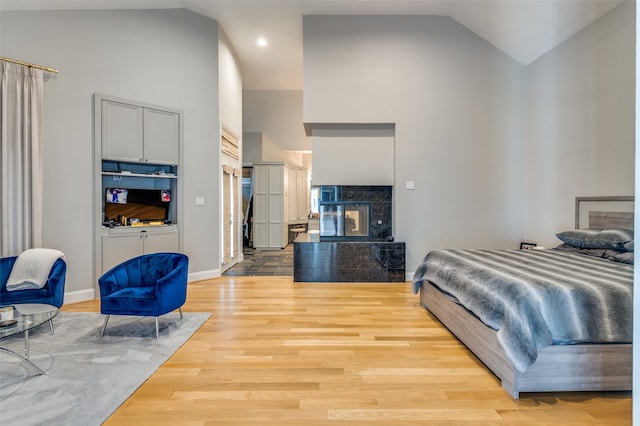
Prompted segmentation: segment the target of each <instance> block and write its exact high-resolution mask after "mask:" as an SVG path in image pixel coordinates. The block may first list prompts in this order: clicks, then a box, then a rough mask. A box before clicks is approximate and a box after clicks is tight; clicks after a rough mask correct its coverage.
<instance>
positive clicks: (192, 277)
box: [187, 269, 222, 282]
mask: <svg viewBox="0 0 640 426" xmlns="http://www.w3.org/2000/svg"><path fill="white" fill-rule="evenodd" d="M221 276H222V272H221V271H220V269H211V270H209V271H200V272H192V273H190V274H189V278H187V280H188V281H189V282H193V281H202V280H210V279H213V278H220V277H221Z"/></svg>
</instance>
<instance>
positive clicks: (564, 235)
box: [556, 228, 633, 250]
mask: <svg viewBox="0 0 640 426" xmlns="http://www.w3.org/2000/svg"><path fill="white" fill-rule="evenodd" d="M556 237H558V238H559V239H560V240H561V241H562V242H564V243H567V244H569V245H572V246H574V247H580V248H591V249H614V250H625V248H624V245H625V244H627V243H629V242H631V241H633V229H624V228H620V229H602V230H597V229H573V230H571V231H565V232H560V233H559V234H556Z"/></svg>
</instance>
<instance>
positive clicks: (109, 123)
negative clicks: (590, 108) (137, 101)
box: [102, 100, 144, 162]
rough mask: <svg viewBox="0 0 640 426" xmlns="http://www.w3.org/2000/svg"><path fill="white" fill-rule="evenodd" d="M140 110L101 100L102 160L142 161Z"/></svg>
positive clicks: (133, 106) (141, 119)
mask: <svg viewBox="0 0 640 426" xmlns="http://www.w3.org/2000/svg"><path fill="white" fill-rule="evenodd" d="M142 132H143V114H142V108H141V107H138V106H135V105H129V104H125V103H121V102H114V101H108V100H102V158H103V159H109V160H118V161H132V162H139V161H142V159H143V157H144V155H143V152H142V140H143V136H142Z"/></svg>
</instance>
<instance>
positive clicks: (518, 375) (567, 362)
mask: <svg viewBox="0 0 640 426" xmlns="http://www.w3.org/2000/svg"><path fill="white" fill-rule="evenodd" d="M420 303H421V305H422V306H423V307H425V308H426V309H428V310H429V311H430V312H431V313H432V314H433V315H435V316H436V318H438V320H440V322H442V324H444V326H445V327H447V328H448V329H449V331H451V332H452V333H453V334H454V336H456V337H457V338H458V340H460V341H461V342H462V343H463V344H464V345H465V346H466V347H467V348H468V349H469V350H471V352H473V354H474V355H475V356H476V357H477V358H478V359H479V360H480V361H482V362H483V363H484V364H485V365H486V366H487V367H488V368H489V370H491V371H492V372H493V373H494V374H495V375H496V376H498V378H499V379H500V380H501V382H502V387H503V388H504V389H505V390H506V391H507V392H508V393H509V395H511V396H512V397H513V398H514V399H518V398H519V396H520V392H560V391H611V390H631V382H632V350H631V349H632V345H631V344H579V345H553V346H548V347H546V348H544V349H542V350H541V351H539V353H538V358H537V360H536V362H535V363H534V364H533V365H531V367H529V369H528V370H527V371H525V372H524V373H522V372H520V371H518V370H517V369H516V368H515V367H514V366H513V363H512V362H511V361H509V359H508V358H507V357H506V355H505V352H504V350H503V349H502V346H501V345H500V343H499V342H498V337H497V333H496V331H495V330H493V329H492V328H490V327H487V326H486V325H485V324H484V323H482V322H481V321H480V320H479V319H478V318H477V317H476V316H475V315H473V314H471V313H470V312H469V311H467V310H466V309H465V308H463V307H462V306H461V305H459V304H457V303H455V302H454V301H453V300H452V299H451V298H450V297H448V296H447V295H446V294H444V293H442V292H441V291H440V290H439V289H438V288H436V287H435V286H434V285H433V284H431V283H429V282H423V283H422V286H421V288H420Z"/></svg>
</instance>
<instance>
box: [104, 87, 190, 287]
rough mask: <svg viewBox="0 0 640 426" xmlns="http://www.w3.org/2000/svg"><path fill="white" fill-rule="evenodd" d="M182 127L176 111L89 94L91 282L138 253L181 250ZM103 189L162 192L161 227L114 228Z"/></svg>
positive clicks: (146, 225)
mask: <svg viewBox="0 0 640 426" xmlns="http://www.w3.org/2000/svg"><path fill="white" fill-rule="evenodd" d="M182 123H183V119H182V112H181V111H179V110H176V109H171V108H165V107H160V106H156V105H149V104H144V103H140V102H137V101H131V100H126V99H120V98H115V97H112V96H107V95H102V94H95V95H94V143H95V151H94V152H95V170H96V177H95V212H96V214H95V216H96V217H95V221H96V222H95V223H96V232H95V248H96V256H95V262H96V265H95V271H96V277H99V276H100V275H102V274H103V273H104V272H106V271H107V270H109V269H110V268H111V267H113V266H115V265H117V264H119V263H121V262H123V261H124V260H127V259H130V258H132V257H135V256H138V255H141V254H146V253H154V252H165V251H166V252H177V251H180V245H181V244H180V219H181V218H180V217H179V215H178V213H179V211H180V210H181V209H180V208H179V202H180V193H179V192H180V191H179V190H180V187H181V185H180V182H179V181H180V151H181V140H182V134H183V131H182V128H181V126H182ZM107 188H126V189H128V190H129V191H128V192H129V197H131V194H132V192H133V191H140V190H141V191H144V192H151V193H155V192H158V193H160V192H161V191H166V192H167V193H169V194H170V202H168V203H167V207H166V209H165V211H166V212H167V213H166V214H167V217H166V220H165V222H163V223H162V224H158V222H155V221H153V222H150V223H148V224H147V223H145V224H144V226H127V225H119V226H113V217H109V211H108V208H107V207H109V206H107V204H108V203H106V202H105V198H106V192H107ZM110 220H111V221H110Z"/></svg>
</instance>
